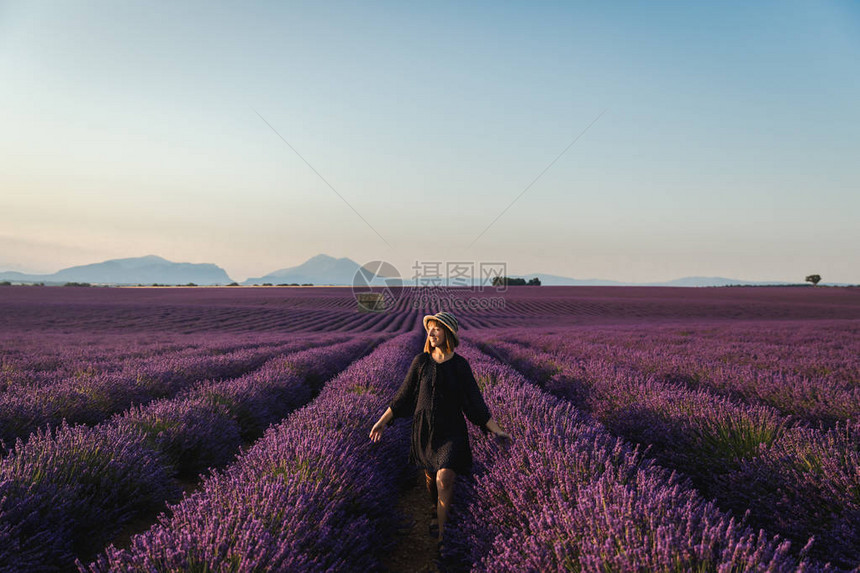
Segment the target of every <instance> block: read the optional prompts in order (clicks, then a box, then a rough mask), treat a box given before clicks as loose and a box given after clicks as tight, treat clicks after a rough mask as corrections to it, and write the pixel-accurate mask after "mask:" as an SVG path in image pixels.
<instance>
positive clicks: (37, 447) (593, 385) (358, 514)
mask: <svg viewBox="0 0 860 573" xmlns="http://www.w3.org/2000/svg"><path fill="white" fill-rule="evenodd" d="M392 294H393V296H392V298H389V300H388V308H387V309H386V310H385V311H384V312H359V310H358V305H357V303H356V301H355V299H354V297H353V294H352V291H351V290H350V289H348V288H334V287H333V288H277V287H270V288H227V287H225V288H147V289H140V288H95V287H91V288H84V287H80V288H78V287H53V288H49V287H2V288H0V439H2V440H3V442H4V444H5V446H4V449H3V452H4V453H3V459H2V461H0V571H27V570H43V571H49V570H60V571H64V570H76V567H78V566H80V567H81V568H83V569H88V570H92V571H108V570H128V571H132V570H134V571H137V570H157V571H172V570H215V571H220V570H229V571H260V570H303V571H304V570H309V571H317V570H318V571H323V570H344V571H351V570H378V569H380V567H382V565H381V563H383V562H386V563H388V562H387V561H385V559H386V556H387V555H388V554H390V553H391V552H392V551H395V550H396V549H397V547H398V543H401V542H402V541H403V539H404V533H403V531H404V528H403V527H402V523H401V522H398V521H397V516H392V514H391V512H392V509H391V508H393V507H395V505H396V500H397V499H398V496H400V495H402V484H401V483H400V479H401V476H402V475H404V473H406V474H407V475H408V471H407V470H408V468H407V465H406V460H407V450H408V443H409V439H408V436H409V427H408V426H409V425H408V423H405V422H401V423H398V424H395V425H394V426H392V428H391V429H390V430H389V431H388V433H387V434H386V435H385V438H384V440H383V441H382V442H381V443H379V444H372V443H370V441H369V440H368V439H367V433H368V432H369V429H370V426H371V425H372V423H373V421H375V419H376V418H378V416H379V415H380V414H381V413H382V411H384V409H385V406H386V404H387V402H388V400H390V398H391V396H392V394H393V392H394V391H395V390H396V388H397V387H398V385H399V383H400V382H401V381H402V379H403V376H404V375H405V372H406V370H407V368H408V366H409V364H410V362H411V360H412V358H413V357H414V356H415V354H417V353H418V352H420V351H421V348H422V347H423V340H424V336H423V334H424V333H423V329H422V327H421V318H422V317H423V316H424V315H425V314H431V313H435V312H437V311H439V310H441V309H442V307H440V306H439V305H437V304H434V303H433V302H432V301H428V300H427V299H426V298H424V299H422V298H420V297H421V293H419V292H417V291H416V290H415V289H410V288H404V289H398V290H395V291H394V292H393V293H392ZM440 296H441V297H442V300H443V301H444V302H443V303H442V304H443V305H446V306H447V308H448V309H449V310H451V311H452V312H453V313H454V314H455V315H456V316H457V317H458V319H459V320H460V324H461V337H462V339H463V341H464V343H463V345H462V346H461V347H460V348H459V349H458V352H461V353H462V354H463V355H464V356H466V357H467V358H468V359H469V362H470V364H471V365H472V368H473V371H474V373H475V375H476V378H477V379H478V381H479V383H480V384H481V385H482V387H483V391H484V395H485V398H486V400H487V403H488V405H489V406H490V408H491V410H492V412H493V415H494V417H496V418H497V419H498V420H499V422H500V424H501V425H502V426H503V427H504V428H506V429H508V430H509V431H510V432H511V434H512V435H513V436H514V440H513V442H512V443H510V444H502V443H499V442H496V441H494V440H490V439H487V438H485V437H483V436H482V434H481V433H480V432H479V431H478V430H477V429H476V428H470V431H471V432H472V435H471V439H472V444H473V449H474V454H475V462H476V466H475V474H476V479H475V480H473V481H469V482H462V485H459V486H458V488H459V489H458V490H457V498H456V502H455V503H456V504H457V506H456V507H457V511H456V513H455V515H454V516H453V518H452V519H453V522H452V524H451V527H450V529H449V531H448V535H449V537H450V540H449V542H447V543H446V544H445V546H444V549H443V551H442V555H441V557H440V559H441V561H440V564H441V565H443V566H444V567H445V568H447V569H450V570H475V571H523V570H540V571H556V570H560V571H561V570H583V571H593V570H600V569H603V570H607V571H686V570H704V571H723V570H725V571H744V570H772V571H794V570H797V569H798V568H805V569H804V570H807V571H817V570H824V568H825V564H827V563H829V564H830V570H852V569H853V568H855V567H858V566H860V543H857V540H858V539H860V420H858V414H860V289H858V288H819V287H816V288H812V287H731V288H701V289H693V288H658V287H653V288H651V287H509V288H508V289H507V291H505V292H497V291H495V290H494V289H492V288H488V289H485V290H484V291H483V292H477V291H474V290H468V289H449V290H448V291H446V292H445V293H444V294H441V293H440ZM209 472H212V473H211V475H210V477H207V478H205V479H204V478H203V476H205V475H207V474H208V473H209ZM419 509H420V508H419ZM162 511H164V512H165V513H164V515H163V516H162V517H161V518H158V517H157V516H158V514H159V513H160V512H162ZM76 559H78V560H79V561H78V564H79V565H77V566H76V564H75V563H76Z"/></svg>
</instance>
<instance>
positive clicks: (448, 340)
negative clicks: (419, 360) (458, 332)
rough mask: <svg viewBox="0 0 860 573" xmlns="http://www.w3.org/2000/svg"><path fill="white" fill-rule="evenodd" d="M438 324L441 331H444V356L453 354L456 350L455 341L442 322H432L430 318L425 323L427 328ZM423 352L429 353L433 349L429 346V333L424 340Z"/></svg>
mask: <svg viewBox="0 0 860 573" xmlns="http://www.w3.org/2000/svg"><path fill="white" fill-rule="evenodd" d="M433 324H438V325H439V326H441V327H442V330H444V331H445V354H449V353H451V352H454V349H455V348H457V340H456V339H455V338H454V335H453V334H451V331H450V330H449V329H448V327H447V326H445V325H444V324H443V323H442V321H439V320H433V319H432V318H431V319H430V320H428V321H427V326H430V325H433ZM424 352H427V353H431V352H433V348H432V347H431V346H430V333H429V332H428V333H427V338H426V339H425V340H424Z"/></svg>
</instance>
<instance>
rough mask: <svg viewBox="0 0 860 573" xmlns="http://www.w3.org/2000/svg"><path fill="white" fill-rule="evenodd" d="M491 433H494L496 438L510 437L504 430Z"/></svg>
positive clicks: (508, 438) (507, 438)
mask: <svg viewBox="0 0 860 573" xmlns="http://www.w3.org/2000/svg"><path fill="white" fill-rule="evenodd" d="M493 435H495V436H496V437H497V438H501V439H503V440H510V439H511V435H510V434H509V433H507V432H505V431H504V430H502V431H500V432H493Z"/></svg>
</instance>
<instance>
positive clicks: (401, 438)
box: [81, 333, 419, 572]
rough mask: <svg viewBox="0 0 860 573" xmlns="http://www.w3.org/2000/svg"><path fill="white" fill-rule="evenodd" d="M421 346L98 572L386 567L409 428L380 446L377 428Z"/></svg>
mask: <svg viewBox="0 0 860 573" xmlns="http://www.w3.org/2000/svg"><path fill="white" fill-rule="evenodd" d="M418 342H419V339H418V337H417V336H416V335H415V334H414V333H410V334H404V335H402V336H399V337H397V338H395V339H394V340H391V341H389V342H387V343H385V344H383V345H382V346H380V347H379V348H378V349H377V350H376V351H375V352H373V353H372V354H371V355H369V356H367V357H366V358H364V359H362V360H359V361H358V362H356V363H354V364H353V365H352V366H350V367H349V368H348V369H347V370H345V371H344V372H342V373H341V374H340V375H339V376H337V377H336V378H335V379H334V380H332V381H331V382H330V383H329V384H327V385H326V387H325V388H324V389H323V391H322V392H321V393H320V395H319V396H318V397H317V399H316V400H314V401H313V402H312V403H311V404H310V405H308V406H307V407H305V408H303V409H301V410H299V411H297V412H295V413H294V414H293V415H291V416H290V417H289V418H287V420H285V421H284V422H283V423H281V424H280V425H278V426H275V427H273V428H271V429H269V430H268V431H267V432H266V434H265V436H264V437H263V438H262V439H261V440H260V441H259V442H258V443H257V444H255V446H254V447H253V448H252V449H251V450H249V451H248V452H247V453H246V454H245V455H244V456H242V457H241V458H240V459H239V460H238V461H237V462H236V463H234V464H233V465H231V466H230V467H228V468H227V469H226V470H225V471H223V472H216V473H215V474H213V475H212V476H210V477H209V478H207V479H206V480H205V482H204V485H203V488H202V490H201V491H199V492H197V493H195V494H193V495H191V496H188V497H186V498H185V499H184V500H182V501H181V502H180V503H179V504H177V505H174V506H172V507H171V515H170V516H169V517H168V516H167V515H164V516H162V517H161V518H160V520H159V523H158V524H157V525H156V526H154V527H153V528H152V529H150V530H149V531H148V532H146V533H144V534H141V535H138V536H136V537H134V538H133V539H132V546H131V547H130V548H129V549H128V550H118V549H116V548H114V547H109V548H108V549H107V550H106V552H105V554H104V555H102V556H100V557H99V558H98V559H97V560H96V561H95V562H94V563H92V564H90V566H89V570H90V571H137V570H152V571H168V570H177V569H183V570H188V569H199V570H230V571H235V572H244V571H260V570H303V571H328V570H347V569H352V570H373V569H378V568H379V561H378V559H379V556H380V555H381V553H382V551H384V550H385V549H386V548H387V547H389V546H390V545H391V538H392V534H393V531H394V526H395V520H393V519H392V514H391V510H390V505H391V500H392V499H393V497H394V496H395V495H396V492H397V483H396V481H397V477H398V475H399V469H400V466H402V464H403V463H404V461H405V459H406V447H407V443H406V440H405V431H404V430H405V429H406V428H405V427H404V426H399V427H396V428H395V429H393V430H392V431H391V433H392V434H394V435H389V436H386V438H387V439H386V440H384V441H383V442H382V443H379V444H373V443H371V442H370V441H369V440H368V438H367V432H368V427H369V426H368V424H369V422H368V421H369V420H372V419H373V417H374V416H378V415H379V412H380V411H381V410H382V409H384V406H385V404H386V402H387V400H388V399H389V398H390V394H391V393H392V392H393V390H394V389H395V388H396V386H397V385H398V384H399V383H400V381H401V380H402V378H403V376H404V375H405V373H406V371H407V369H408V366H409V362H410V360H411V359H412V357H413V356H414V353H415V350H416V349H417V346H418ZM81 569H82V570H86V568H84V567H83V566H82V567H81Z"/></svg>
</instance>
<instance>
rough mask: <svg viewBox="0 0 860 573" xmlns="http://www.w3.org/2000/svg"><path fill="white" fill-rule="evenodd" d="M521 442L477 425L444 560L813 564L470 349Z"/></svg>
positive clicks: (465, 565) (596, 567) (572, 567)
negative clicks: (497, 438) (471, 473)
mask: <svg viewBox="0 0 860 573" xmlns="http://www.w3.org/2000/svg"><path fill="white" fill-rule="evenodd" d="M462 353H463V355H464V356H466V357H467V358H468V359H469V361H470V363H471V365H472V368H473V370H474V372H475V375H476V378H477V379H478V380H479V382H480V383H482V384H483V392H484V397H485V399H486V401H487V404H488V405H489V406H490V409H491V411H492V412H493V415H494V417H495V418H497V419H498V420H499V423H500V424H501V425H502V427H505V428H507V429H510V431H511V433H512V434H513V435H514V439H513V441H512V442H511V443H508V444H506V445H502V444H499V443H498V442H494V441H492V440H485V439H481V438H480V434H479V433H478V432H477V431H474V428H473V429H472V430H473V431H472V437H473V441H474V454H475V470H476V471H475V478H474V480H473V481H472V482H464V483H463V484H462V485H463V487H460V486H458V487H460V489H459V490H458V493H457V495H458V500H459V501H458V504H459V505H458V506H455V508H459V509H458V511H457V512H456V513H455V514H454V515H453V516H452V522H451V525H450V527H449V528H448V531H447V534H448V535H449V541H450V543H449V544H448V545H447V546H446V548H445V550H444V558H445V561H446V563H447V565H448V566H449V567H450V568H451V569H452V570H460V569H462V570H472V571H494V572H496V571H618V572H627V571H666V572H668V571H721V572H722V571H725V572H728V571H795V570H798V569H802V570H806V571H809V570H813V569H814V567H813V566H812V564H810V563H806V562H802V563H801V562H798V560H797V558H795V557H793V556H792V555H790V554H789V545H790V544H789V543H788V542H780V541H779V540H778V539H776V538H774V539H769V538H768V536H767V534H765V533H764V532H757V533H756V532H754V531H752V530H751V529H750V528H749V527H747V526H746V525H744V524H743V523H741V522H737V521H735V520H734V519H733V518H732V517H731V516H729V515H728V514H726V513H723V512H722V511H720V510H719V509H718V508H717V507H716V506H715V505H714V504H713V503H712V502H708V501H706V500H705V499H704V498H702V497H701V496H700V495H699V494H698V493H697V492H696V491H695V490H694V489H693V488H692V487H690V485H689V484H688V483H687V482H685V481H683V480H681V479H679V478H678V477H677V476H676V475H675V474H672V473H670V472H669V471H667V470H665V469H663V468H661V467H659V466H657V465H655V464H654V463H653V462H652V461H650V460H649V459H647V458H645V457H643V456H642V455H640V454H639V453H638V452H637V451H636V450H634V449H633V448H632V447H631V446H629V445H628V444H626V443H625V442H623V441H622V440H619V439H618V438H615V437H613V436H612V435H611V434H610V433H609V432H607V431H606V429H605V428H604V427H603V426H602V425H601V424H599V423H596V422H594V421H593V420H591V419H590V418H588V417H587V416H585V415H583V414H582V413H580V412H579V411H578V410H577V409H576V408H574V407H573V406H572V405H571V404H570V403H568V402H566V401H563V400H560V399H558V398H556V397H554V396H551V395H549V394H546V393H543V392H542V391H540V390H539V389H538V388H537V387H535V386H534V385H532V384H531V383H529V382H528V381H527V380H526V379H525V378H523V376H522V375H521V374H519V373H518V372H516V371H515V370H513V369H512V368H510V367H509V366H506V365H504V364H502V363H500V362H499V361H497V360H495V359H493V358H490V357H489V356H487V355H485V354H482V353H481V352H479V351H477V350H476V349H475V348H472V347H470V346H466V347H465V348H463V352H462Z"/></svg>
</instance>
